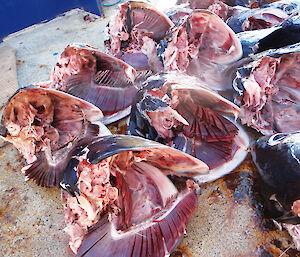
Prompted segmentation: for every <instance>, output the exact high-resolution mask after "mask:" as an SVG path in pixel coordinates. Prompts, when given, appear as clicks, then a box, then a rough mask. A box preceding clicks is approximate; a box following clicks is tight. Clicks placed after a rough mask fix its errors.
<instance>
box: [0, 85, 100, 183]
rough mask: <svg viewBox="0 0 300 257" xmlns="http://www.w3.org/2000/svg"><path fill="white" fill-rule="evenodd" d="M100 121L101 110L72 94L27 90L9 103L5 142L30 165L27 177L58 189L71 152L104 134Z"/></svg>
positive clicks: (39, 89)
mask: <svg viewBox="0 0 300 257" xmlns="http://www.w3.org/2000/svg"><path fill="white" fill-rule="evenodd" d="M100 118H102V112H101V111H100V110H99V109H98V108H96V107H95V106H93V105H92V104H89V103H87V102H85V101H83V100H80V99H78V98H76V97H73V96H71V95H68V94H65V93H63V92H59V91H56V90H47V89H41V88H24V89H20V90H19V91H18V92H17V93H16V94H15V95H14V96H13V97H12V98H11V99H10V101H9V102H8V104H7V106H6V108H5V110H4V112H3V116H2V125H3V127H5V129H6V135H5V136H6V137H5V139H6V140H8V141H9V142H11V143H13V144H14V145H15V147H16V148H18V150H19V151H20V152H21V153H22V154H23V156H24V157H25V159H26V161H27V163H28V165H27V166H26V167H25V168H24V171H25V175H26V176H27V177H28V178H29V179H33V180H34V181H35V182H36V183H37V184H38V185H41V186H47V187H56V186H58V185H59V182H60V181H61V179H62V177H63V168H64V166H65V165H66V160H67V159H68V153H69V152H70V150H71V149H72V147H73V146H74V145H75V143H76V142H77V140H79V139H81V138H83V137H85V136H91V135H93V136H94V135H98V134H99V133H100V127H99V125H98V124H99V123H98V120H99V119H100ZM96 123H97V124H96ZM101 131H102V130H101Z"/></svg>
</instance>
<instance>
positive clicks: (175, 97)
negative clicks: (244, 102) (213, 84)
mask: <svg viewBox="0 0 300 257" xmlns="http://www.w3.org/2000/svg"><path fill="white" fill-rule="evenodd" d="M200 85H201V84H200ZM200 85H199V81H197V80H196V79H194V78H192V77H189V76H184V75H182V74H175V73H173V74H163V75H157V76H153V77H151V78H149V79H148V80H147V81H146V83H145V85H144V87H143V88H142V89H141V90H140V91H139V92H138V94H137V97H136V99H135V103H134V105H133V106H132V111H131V116H130V124H129V130H130V133H131V134H132V135H138V136H142V137H145V138H148V139H152V140H155V141H158V142H162V143H165V144H167V145H169V146H172V147H174V148H176V149H179V150H181V151H183V152H186V153H188V154H191V155H192V156H195V157H197V158H198V159H200V160H202V161H204V162H205V163H206V164H207V165H208V166H209V168H210V174H209V175H207V176H206V177H205V179H202V178H199V181H201V182H205V180H206V181H209V180H214V179H216V178H217V177H216V176H215V173H214V171H215V169H216V170H218V169H219V168H220V167H222V166H223V165H225V164H227V163H229V162H231V160H234V161H233V162H232V163H231V164H230V165H232V167H236V165H238V164H239V163H240V162H241V160H243V158H244V157H245V154H246V148H247V145H248V142H247V141H248V139H247V136H246V134H245V133H240V131H241V130H242V129H241V128H238V127H237V126H236V125H235V124H234V123H233V122H232V121H230V120H229V119H228V118H226V117H224V115H233V116H235V117H237V116H238V114H239V108H238V107H237V106H235V105H234V104H233V103H231V102H230V101H228V100H226V99H224V98H223V97H221V96H220V95H218V94H217V93H216V92H214V91H212V90H210V89H208V88H206V87H203V86H200ZM244 138H245V139H244ZM235 156H239V157H238V159H239V160H238V159H235ZM230 165H229V166H227V167H226V172H229V171H230V170H231V169H232V167H230ZM220 169H221V168H220ZM217 174H218V176H222V175H223V174H224V170H223V173H222V172H220V173H219V171H218V172H217ZM199 177H202V176H199ZM197 179H198V178H197Z"/></svg>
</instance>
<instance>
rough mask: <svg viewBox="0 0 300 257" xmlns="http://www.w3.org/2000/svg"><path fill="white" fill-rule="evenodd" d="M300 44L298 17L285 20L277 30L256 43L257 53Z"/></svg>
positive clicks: (299, 20)
mask: <svg viewBox="0 0 300 257" xmlns="http://www.w3.org/2000/svg"><path fill="white" fill-rule="evenodd" d="M298 42H300V15H297V16H294V17H291V18H289V19H287V20H285V21H284V22H283V23H282V24H281V26H280V28H279V29H278V30H275V31H273V32H272V33H271V34H269V35H267V36H266V37H264V38H262V39H261V40H259V41H258V49H257V51H256V52H257V53H259V52H262V51H265V50H268V49H277V48H281V47H285V46H288V45H293V44H296V43H298Z"/></svg>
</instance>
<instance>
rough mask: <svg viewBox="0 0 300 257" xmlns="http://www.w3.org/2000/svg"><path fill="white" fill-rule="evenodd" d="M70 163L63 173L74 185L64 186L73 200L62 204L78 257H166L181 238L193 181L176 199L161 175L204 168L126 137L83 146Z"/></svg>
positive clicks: (193, 203) (187, 158) (191, 207)
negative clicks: (68, 174) (71, 175)
mask: <svg viewBox="0 0 300 257" xmlns="http://www.w3.org/2000/svg"><path fill="white" fill-rule="evenodd" d="M72 160H73V161H72ZM72 160H71V162H70V163H72V165H69V166H68V168H67V170H66V173H72V174H75V176H76V178H77V180H76V181H71V183H70V180H67V179H66V180H65V181H64V187H65V188H68V190H69V191H68V192H69V193H71V194H68V193H66V192H63V201H64V205H65V209H66V215H65V217H66V223H67V228H66V231H67V233H68V234H69V235H70V246H71V248H72V250H73V251H74V252H75V253H77V256H99V255H101V256H121V255H122V256H132V255H133V256H136V255H138V256H166V255H168V254H169V253H171V252H172V251H173V250H174V249H175V247H176V245H177V244H178V242H179V240H180V239H181V238H182V236H183V234H184V230H185V227H186V226H187V224H188V220H189V218H190V216H191V214H192V213H193V211H194V210H195V208H196V206H197V196H196V192H195V190H196V186H195V184H194V182H192V181H187V189H185V190H183V191H181V192H178V190H177V189H176V188H175V186H174V185H173V184H172V182H171V181H170V180H169V179H168V177H167V176H166V175H167V174H174V175H177V176H191V175H195V174H202V173H206V172H207V169H208V167H207V166H206V165H205V164H204V163H203V162H201V161H199V160H198V159H195V158H193V157H192V156H189V155H187V154H184V153H182V152H180V151H178V150H175V149H172V148H170V147H167V146H164V145H161V144H159V143H156V142H153V141H149V140H146V139H142V138H139V137H133V136H124V135H111V136H105V137H100V138H90V139H83V140H82V141H81V142H79V143H78V145H77V152H76V150H75V151H74V152H73V157H72ZM72 188H73V190H70V189H72ZM77 251H78V252H77ZM133 253H134V254H133Z"/></svg>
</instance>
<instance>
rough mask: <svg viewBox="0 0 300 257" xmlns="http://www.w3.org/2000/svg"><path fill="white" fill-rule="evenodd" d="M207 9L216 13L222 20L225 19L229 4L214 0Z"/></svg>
mask: <svg viewBox="0 0 300 257" xmlns="http://www.w3.org/2000/svg"><path fill="white" fill-rule="evenodd" d="M207 10H209V11H211V12H212V13H214V14H216V15H218V16H219V17H220V18H221V19H222V20H223V21H226V20H227V16H228V13H229V6H228V5H226V4H224V3H223V2H221V1H216V2H215V3H213V4H212V5H210V6H209V7H208V8H207Z"/></svg>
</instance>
